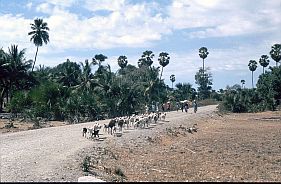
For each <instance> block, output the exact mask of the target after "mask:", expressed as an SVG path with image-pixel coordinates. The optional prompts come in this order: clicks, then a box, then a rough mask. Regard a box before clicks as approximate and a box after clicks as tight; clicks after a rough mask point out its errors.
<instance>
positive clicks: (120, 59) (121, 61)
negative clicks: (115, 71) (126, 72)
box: [117, 56, 128, 69]
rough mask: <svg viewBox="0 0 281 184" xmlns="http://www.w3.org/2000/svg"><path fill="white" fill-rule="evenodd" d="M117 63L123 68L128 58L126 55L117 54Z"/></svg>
mask: <svg viewBox="0 0 281 184" xmlns="http://www.w3.org/2000/svg"><path fill="white" fill-rule="evenodd" d="M117 62H118V65H119V66H120V68H122V69H123V68H125V67H126V66H127V64H128V60H127V57H126V56H119V57H118V59H117Z"/></svg>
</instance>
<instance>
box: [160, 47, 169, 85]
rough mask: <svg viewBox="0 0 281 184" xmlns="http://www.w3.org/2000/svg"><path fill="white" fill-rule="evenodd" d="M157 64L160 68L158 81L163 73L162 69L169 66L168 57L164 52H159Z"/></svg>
mask: <svg viewBox="0 0 281 184" xmlns="http://www.w3.org/2000/svg"><path fill="white" fill-rule="evenodd" d="M158 61H159V64H160V65H161V66H162V70H161V74H160V81H161V77H162V73H163V68H164V67H165V66H167V65H168V64H169V61H170V56H169V54H168V53H166V52H161V53H160V54H159V58H158Z"/></svg>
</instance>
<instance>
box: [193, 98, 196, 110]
mask: <svg viewBox="0 0 281 184" xmlns="http://www.w3.org/2000/svg"><path fill="white" fill-rule="evenodd" d="M193 108H194V113H196V112H197V102H196V100H194V101H193Z"/></svg>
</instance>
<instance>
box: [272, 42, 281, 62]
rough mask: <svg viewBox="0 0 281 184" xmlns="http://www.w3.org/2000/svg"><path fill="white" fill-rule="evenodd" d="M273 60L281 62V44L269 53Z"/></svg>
mask: <svg viewBox="0 0 281 184" xmlns="http://www.w3.org/2000/svg"><path fill="white" fill-rule="evenodd" d="M269 54H270V56H271V58H272V59H273V60H274V61H275V62H276V66H277V63H278V62H279V61H280V60H281V44H274V45H273V46H272V47H271V51H270V52H269Z"/></svg>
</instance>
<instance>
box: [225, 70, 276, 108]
mask: <svg viewBox="0 0 281 184" xmlns="http://www.w3.org/2000/svg"><path fill="white" fill-rule="evenodd" d="M269 69H270V71H266V72H265V74H262V75H260V76H259V80H258V82H257V88H256V89H241V88H240V87H239V85H236V86H235V85H234V86H232V87H228V88H227V90H226V91H225V93H224V97H223V102H222V103H221V104H220V109H221V110H227V111H231V112H259V111H264V110H276V107H277V106H278V105H280V104H279V103H280V99H281V66H279V67H270V68H269Z"/></svg>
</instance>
